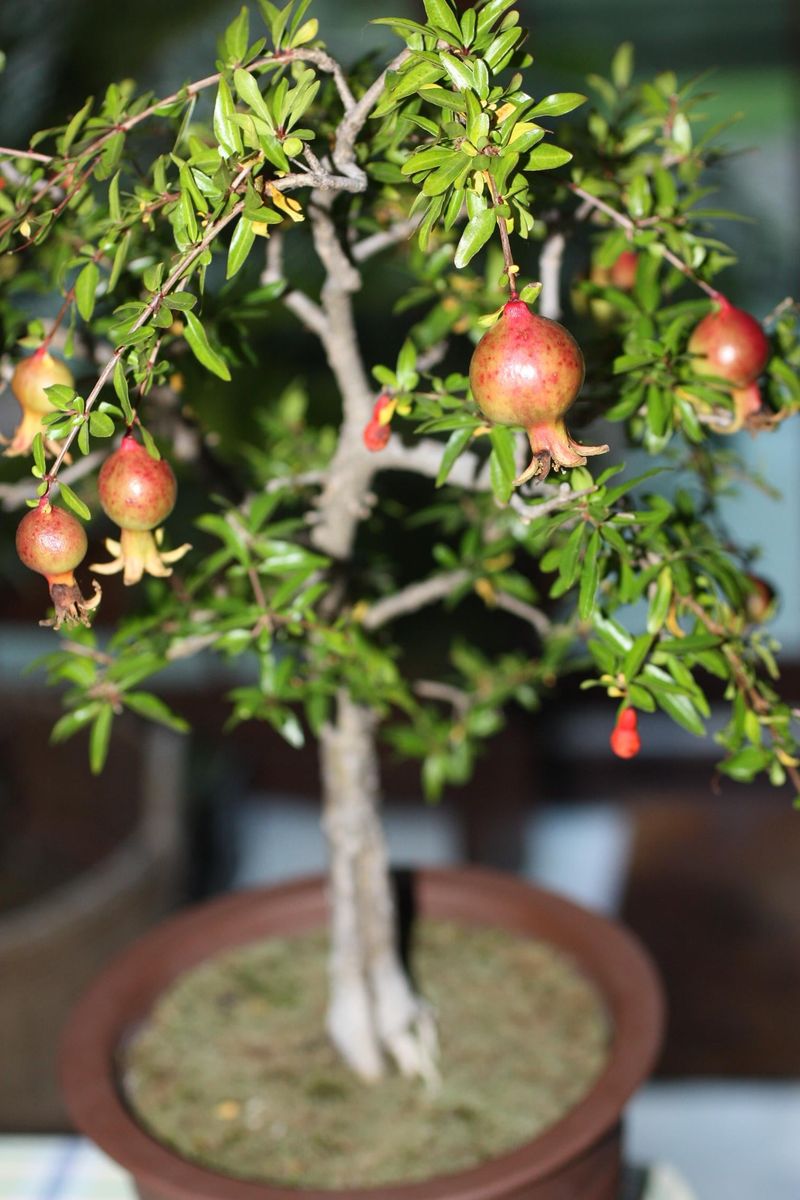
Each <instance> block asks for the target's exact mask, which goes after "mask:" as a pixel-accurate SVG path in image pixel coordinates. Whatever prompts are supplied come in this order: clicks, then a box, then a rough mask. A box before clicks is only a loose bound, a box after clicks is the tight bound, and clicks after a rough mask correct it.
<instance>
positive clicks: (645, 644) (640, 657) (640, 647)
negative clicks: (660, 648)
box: [622, 633, 654, 679]
mask: <svg viewBox="0 0 800 1200" xmlns="http://www.w3.org/2000/svg"><path fill="white" fill-rule="evenodd" d="M653 640H654V639H653V636H652V634H649V633H643V634H640V636H639V637H637V638H636V640H635V641H634V643H633V645H632V646H631V648H630V650H629V651H628V653H627V654H626V655H625V661H624V662H623V664H622V674H623V675H624V676H625V678H626V679H635V678H636V676H637V675H638V674H639V668H640V667H641V665H642V663H643V662H644V660H645V659H646V658H647V655H648V654H649V653H650V647H651V646H652V645H653Z"/></svg>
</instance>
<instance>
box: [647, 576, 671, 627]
mask: <svg viewBox="0 0 800 1200" xmlns="http://www.w3.org/2000/svg"><path fill="white" fill-rule="evenodd" d="M671 600H672V572H671V571H670V569H669V567H664V568H663V569H662V570H661V571H660V573H659V576H658V582H657V583H656V586H655V590H654V591H653V595H652V597H651V599H650V607H649V609H648V612H647V632H648V633H658V631H659V630H660V629H661V627H662V626H663V624H664V622H665V621H666V619H667V613H668V612H669V606H670V601H671Z"/></svg>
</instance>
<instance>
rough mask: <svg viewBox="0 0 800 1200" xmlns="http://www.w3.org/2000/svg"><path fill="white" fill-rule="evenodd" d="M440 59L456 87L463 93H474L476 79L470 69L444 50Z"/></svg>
mask: <svg viewBox="0 0 800 1200" xmlns="http://www.w3.org/2000/svg"><path fill="white" fill-rule="evenodd" d="M439 57H440V58H441V60H442V63H443V65H444V69H445V70H446V71H447V74H448V75H449V76H450V79H451V80H452V82H453V83H454V84H455V86H456V87H457V88H458V89H459V90H460V91H462V92H466V91H472V90H473V88H474V87H475V79H474V77H473V74H472V72H471V71H470V69H469V67H467V66H466V65H465V64H464V63H463V62H460V61H459V60H458V59H457V58H455V57H454V56H453V55H452V54H448V53H447V52H446V51H444V50H443V51H442V52H441V54H440V55H439Z"/></svg>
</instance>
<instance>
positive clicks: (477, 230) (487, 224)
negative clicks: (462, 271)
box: [453, 208, 497, 268]
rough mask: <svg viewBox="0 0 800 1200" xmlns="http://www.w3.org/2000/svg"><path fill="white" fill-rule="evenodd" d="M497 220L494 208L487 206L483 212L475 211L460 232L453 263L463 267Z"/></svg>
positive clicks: (488, 236)
mask: <svg viewBox="0 0 800 1200" xmlns="http://www.w3.org/2000/svg"><path fill="white" fill-rule="evenodd" d="M496 224H497V220H496V217H495V213H494V209H493V208H487V209H485V210H484V211H483V212H479V213H476V215H475V216H474V217H472V219H471V220H469V221H468V222H467V224H466V225H465V227H464V232H463V233H462V234H461V240H460V241H459V243H458V247H457V248H456V253H455V258H454V259H453V263H454V265H455V266H456V267H459V268H461V267H465V266H466V265H467V263H468V262H469V261H470V259H472V258H474V257H475V255H476V254H477V253H478V251H479V250H480V249H481V248H482V247H483V246H485V245H486V243H487V242H488V241H489V238H490V237H491V236H492V234H493V233H494V230H495V226H496Z"/></svg>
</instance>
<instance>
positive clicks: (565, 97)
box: [525, 92, 586, 121]
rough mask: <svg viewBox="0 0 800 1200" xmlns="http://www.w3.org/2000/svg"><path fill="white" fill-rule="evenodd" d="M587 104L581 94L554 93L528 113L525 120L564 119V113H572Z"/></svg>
mask: <svg viewBox="0 0 800 1200" xmlns="http://www.w3.org/2000/svg"><path fill="white" fill-rule="evenodd" d="M585 103H586V97H585V96H583V95H582V94H581V93H580V92H554V93H553V95H552V96H545V98H544V100H540V101H539V103H538V104H536V105H534V107H533V108H532V109H531V110H530V112H528V113H526V115H525V120H526V121H527V120H530V118H531V117H562V116H563V115H564V113H568V112H572V111H573V109H576V108H578V107H579V106H580V105H581V104H585Z"/></svg>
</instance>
